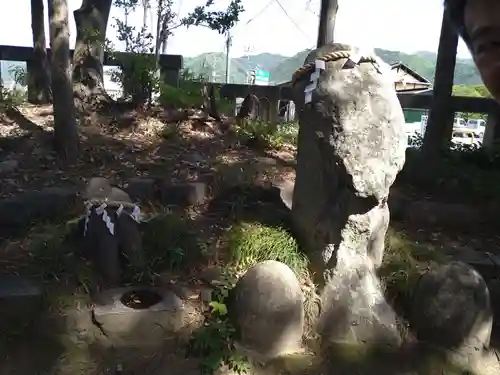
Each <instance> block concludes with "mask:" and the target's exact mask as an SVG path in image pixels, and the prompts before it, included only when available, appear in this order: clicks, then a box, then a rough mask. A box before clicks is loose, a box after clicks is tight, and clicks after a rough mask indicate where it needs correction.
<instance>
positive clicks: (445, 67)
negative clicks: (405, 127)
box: [419, 13, 458, 181]
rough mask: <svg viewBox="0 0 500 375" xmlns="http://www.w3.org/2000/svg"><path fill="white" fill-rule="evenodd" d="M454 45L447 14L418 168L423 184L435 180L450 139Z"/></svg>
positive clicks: (455, 47)
mask: <svg viewBox="0 0 500 375" xmlns="http://www.w3.org/2000/svg"><path fill="white" fill-rule="evenodd" d="M457 45H458V34H457V33H456V31H455V29H454V28H453V26H452V24H451V21H450V20H449V19H448V16H447V14H446V13H444V14H443V23H442V26H441V36H440V39H439V47H438V55H437V61H436V73H435V76H434V89H433V101H432V105H431V108H430V111H429V118H428V120H427V126H426V130H425V133H424V142H423V145H422V167H421V168H419V169H420V179H422V181H424V180H432V179H434V177H435V176H434V173H435V167H436V166H437V165H438V161H439V158H440V153H441V151H442V150H443V147H446V146H447V143H448V142H449V140H450V138H451V133H452V129H453V118H454V113H453V109H452V108H451V94H452V90H453V79H454V76H455V64H456V58H457Z"/></svg>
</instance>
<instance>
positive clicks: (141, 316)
mask: <svg viewBox="0 0 500 375" xmlns="http://www.w3.org/2000/svg"><path fill="white" fill-rule="evenodd" d="M134 291H148V292H155V293H158V295H159V296H160V300H159V301H158V302H157V303H155V304H153V305H152V306H150V307H147V308H141V309H139V308H131V307H128V306H126V305H125V304H124V303H123V302H122V300H121V299H122V296H123V295H125V294H126V293H129V292H134ZM94 301H95V303H96V306H95V307H94V309H93V314H94V317H95V320H96V322H97V323H99V325H100V326H101V328H102V330H103V331H104V333H105V334H106V335H107V336H108V338H110V339H111V340H113V342H114V343H116V344H120V343H121V344H126V345H141V346H156V345H160V343H161V342H162V341H163V340H164V339H165V337H166V335H171V334H172V333H174V332H177V331H179V330H181V329H183V328H185V327H186V326H187V325H190V324H191V323H193V321H195V320H196V311H195V309H194V307H193V306H192V305H190V304H189V303H186V302H185V301H183V300H182V299H181V298H179V297H178V296H177V295H176V294H175V293H174V292H173V291H171V290H166V289H163V288H154V287H133V286H132V287H126V288H115V289H108V290H105V291H103V292H102V293H100V294H99V295H97V296H95V298H94Z"/></svg>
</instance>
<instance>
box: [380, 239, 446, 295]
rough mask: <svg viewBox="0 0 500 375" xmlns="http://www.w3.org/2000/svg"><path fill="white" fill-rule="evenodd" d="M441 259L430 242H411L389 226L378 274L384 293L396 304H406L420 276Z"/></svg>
mask: <svg viewBox="0 0 500 375" xmlns="http://www.w3.org/2000/svg"><path fill="white" fill-rule="evenodd" d="M444 261H445V257H444V255H443V254H442V253H440V252H439V251H437V250H435V249H434V248H433V247H432V246H428V245H421V244H418V243H415V242H413V241H410V240H409V239H408V238H406V236H405V235H404V233H401V232H396V231H394V230H393V229H389V231H388V233H387V237H386V249H385V253H384V260H383V263H382V266H381V267H380V269H379V276H380V278H381V280H382V282H383V283H384V285H385V287H386V289H387V294H388V296H389V297H391V298H392V299H394V300H395V301H396V304H398V302H401V303H403V304H406V303H408V302H409V301H410V299H411V295H412V293H413V290H414V289H415V286H416V284H417V282H418V280H419V279H420V276H421V275H422V274H424V273H425V272H427V271H428V270H430V269H431V268H432V267H434V266H436V265H437V264H440V263H442V262H444Z"/></svg>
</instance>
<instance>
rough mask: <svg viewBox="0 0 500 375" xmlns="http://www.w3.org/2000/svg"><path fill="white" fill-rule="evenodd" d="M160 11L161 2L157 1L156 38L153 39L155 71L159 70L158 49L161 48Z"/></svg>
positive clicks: (161, 0)
mask: <svg viewBox="0 0 500 375" xmlns="http://www.w3.org/2000/svg"><path fill="white" fill-rule="evenodd" d="M162 9H163V0H158V12H157V20H156V38H155V61H156V69H157V70H158V69H160V47H161V34H162V33H161V30H162V23H161V22H162V20H161V17H162Z"/></svg>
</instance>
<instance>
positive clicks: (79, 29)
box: [73, 0, 112, 104]
mask: <svg viewBox="0 0 500 375" xmlns="http://www.w3.org/2000/svg"><path fill="white" fill-rule="evenodd" d="M111 3H112V0H82V6H81V7H80V9H77V10H75V11H74V12H73V15H74V17H75V24H76V44H75V54H74V56H73V83H74V90H75V95H76V98H77V99H78V100H79V101H81V102H82V104H100V103H102V102H107V103H109V102H110V101H112V99H111V98H110V97H109V95H108V94H107V93H106V90H105V89H104V77H103V60H104V42H105V40H106V28H107V25H108V18H109V12H110V9H111Z"/></svg>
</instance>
